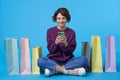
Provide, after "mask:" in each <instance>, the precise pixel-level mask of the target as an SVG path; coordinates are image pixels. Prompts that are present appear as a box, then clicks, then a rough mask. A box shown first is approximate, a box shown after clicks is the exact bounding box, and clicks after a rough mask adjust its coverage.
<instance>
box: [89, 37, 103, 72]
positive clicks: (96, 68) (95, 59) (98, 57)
mask: <svg viewBox="0 0 120 80" xmlns="http://www.w3.org/2000/svg"><path fill="white" fill-rule="evenodd" d="M91 38H92V46H91V48H92V72H103V68H102V52H101V44H100V37H99V36H92V37H91Z"/></svg>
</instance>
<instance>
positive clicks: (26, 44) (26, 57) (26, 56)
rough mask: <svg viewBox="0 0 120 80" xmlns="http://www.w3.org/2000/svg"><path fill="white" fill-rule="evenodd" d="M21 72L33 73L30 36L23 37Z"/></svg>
mask: <svg viewBox="0 0 120 80" xmlns="http://www.w3.org/2000/svg"><path fill="white" fill-rule="evenodd" d="M20 73H21V74H31V64H30V41H29V39H28V38H21V58H20Z"/></svg>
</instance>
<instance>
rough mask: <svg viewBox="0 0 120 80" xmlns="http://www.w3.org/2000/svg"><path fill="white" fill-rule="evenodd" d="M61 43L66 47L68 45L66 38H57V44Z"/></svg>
mask: <svg viewBox="0 0 120 80" xmlns="http://www.w3.org/2000/svg"><path fill="white" fill-rule="evenodd" d="M60 42H62V43H64V44H65V46H67V45H68V43H67V38H66V36H57V37H56V40H55V43H56V44H58V43H60Z"/></svg>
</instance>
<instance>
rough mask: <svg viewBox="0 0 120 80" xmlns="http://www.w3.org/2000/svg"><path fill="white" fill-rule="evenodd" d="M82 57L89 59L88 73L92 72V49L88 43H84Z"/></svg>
mask: <svg viewBox="0 0 120 80" xmlns="http://www.w3.org/2000/svg"><path fill="white" fill-rule="evenodd" d="M82 56H85V57H86V58H87V59H88V65H87V67H86V71H90V69H91V67H90V47H89V43H88V42H82Z"/></svg>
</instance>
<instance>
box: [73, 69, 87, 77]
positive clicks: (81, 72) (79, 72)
mask: <svg viewBox="0 0 120 80" xmlns="http://www.w3.org/2000/svg"><path fill="white" fill-rule="evenodd" d="M75 70H78V75H80V76H83V75H85V74H86V71H85V68H77V69H75Z"/></svg>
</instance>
